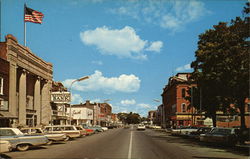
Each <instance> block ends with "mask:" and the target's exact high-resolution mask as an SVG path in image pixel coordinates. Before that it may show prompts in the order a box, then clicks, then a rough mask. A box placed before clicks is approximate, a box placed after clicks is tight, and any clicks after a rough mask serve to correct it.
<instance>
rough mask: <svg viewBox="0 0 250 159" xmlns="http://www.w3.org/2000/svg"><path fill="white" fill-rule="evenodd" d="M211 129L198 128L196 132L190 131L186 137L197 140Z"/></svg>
mask: <svg viewBox="0 0 250 159" xmlns="http://www.w3.org/2000/svg"><path fill="white" fill-rule="evenodd" d="M211 129H212V128H211V127H200V128H198V129H197V131H192V132H190V133H189V135H188V137H190V138H193V139H199V138H200V134H206V133H208V132H210V131H211Z"/></svg>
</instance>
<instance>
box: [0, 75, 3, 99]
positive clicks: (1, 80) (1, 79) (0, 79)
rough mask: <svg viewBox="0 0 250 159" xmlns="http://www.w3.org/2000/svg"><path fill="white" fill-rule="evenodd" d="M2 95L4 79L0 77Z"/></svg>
mask: <svg viewBox="0 0 250 159" xmlns="http://www.w3.org/2000/svg"><path fill="white" fill-rule="evenodd" d="M0 95H3V78H2V77H0Z"/></svg>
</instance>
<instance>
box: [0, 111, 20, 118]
mask: <svg viewBox="0 0 250 159" xmlns="http://www.w3.org/2000/svg"><path fill="white" fill-rule="evenodd" d="M0 118H16V119H17V116H15V115H13V114H12V113H10V112H4V111H1V112H0Z"/></svg>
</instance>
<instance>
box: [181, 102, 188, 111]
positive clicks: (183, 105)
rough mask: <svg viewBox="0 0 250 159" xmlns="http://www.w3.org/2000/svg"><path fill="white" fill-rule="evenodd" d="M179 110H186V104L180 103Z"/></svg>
mask: <svg viewBox="0 0 250 159" xmlns="http://www.w3.org/2000/svg"><path fill="white" fill-rule="evenodd" d="M181 110H182V112H186V111H187V108H186V104H185V103H182V104H181Z"/></svg>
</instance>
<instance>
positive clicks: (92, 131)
mask: <svg viewBox="0 0 250 159" xmlns="http://www.w3.org/2000/svg"><path fill="white" fill-rule="evenodd" d="M81 126H82V127H83V128H84V129H85V130H86V131H87V134H86V135H92V134H94V133H95V131H94V129H92V128H91V127H89V126H87V125H85V124H82V125H81Z"/></svg>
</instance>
